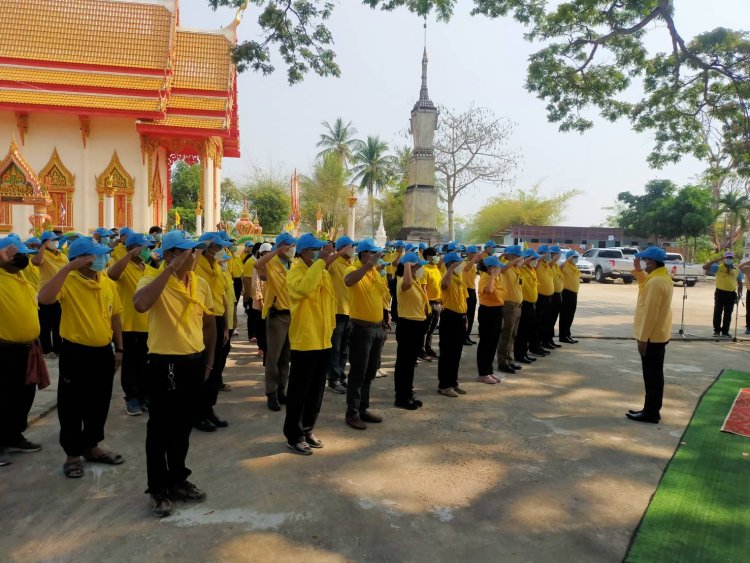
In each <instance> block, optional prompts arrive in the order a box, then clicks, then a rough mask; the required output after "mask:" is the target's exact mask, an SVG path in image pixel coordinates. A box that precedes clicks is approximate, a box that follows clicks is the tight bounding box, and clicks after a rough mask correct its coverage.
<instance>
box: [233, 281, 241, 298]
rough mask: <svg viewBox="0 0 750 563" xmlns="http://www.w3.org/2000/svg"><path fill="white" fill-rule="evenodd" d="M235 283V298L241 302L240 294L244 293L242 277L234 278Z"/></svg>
mask: <svg viewBox="0 0 750 563" xmlns="http://www.w3.org/2000/svg"><path fill="white" fill-rule="evenodd" d="M232 283H233V284H234V300H235V301H237V302H238V303H239V301H240V295H242V278H241V277H239V278H232Z"/></svg>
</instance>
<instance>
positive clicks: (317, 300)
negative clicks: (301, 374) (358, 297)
mask: <svg viewBox="0 0 750 563" xmlns="http://www.w3.org/2000/svg"><path fill="white" fill-rule="evenodd" d="M286 288H287V291H288V292H289V305H290V315H291V322H290V324H289V346H290V347H291V349H292V350H300V351H308V350H326V349H328V348H330V347H331V335H332V334H333V329H334V328H335V326H336V297H335V295H334V290H333V283H332V282H331V276H330V274H329V273H328V271H327V270H326V263H325V260H315V262H313V263H312V264H311V265H310V266H309V267H308V266H307V264H305V262H304V261H303V260H301V259H300V260H297V261H296V262H295V263H294V265H293V266H292V267H291V269H290V270H289V273H288V274H287V276H286Z"/></svg>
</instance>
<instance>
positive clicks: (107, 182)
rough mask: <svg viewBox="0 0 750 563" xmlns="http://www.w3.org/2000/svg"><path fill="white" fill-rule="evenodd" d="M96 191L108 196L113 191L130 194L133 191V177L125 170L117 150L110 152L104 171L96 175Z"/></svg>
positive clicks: (112, 193)
mask: <svg viewBox="0 0 750 563" xmlns="http://www.w3.org/2000/svg"><path fill="white" fill-rule="evenodd" d="M96 191H97V192H99V193H104V194H106V195H109V196H111V195H114V192H123V193H128V194H131V195H132V194H133V192H134V191H135V179H134V178H133V176H131V175H130V174H128V173H127V171H126V170H125V167H124V166H123V165H122V163H121V162H120V157H119V156H117V151H115V152H114V153H113V154H112V158H111V160H110V161H109V164H108V165H107V167H106V168H105V169H104V171H103V172H102V173H101V174H99V175H98V176H97V177H96Z"/></svg>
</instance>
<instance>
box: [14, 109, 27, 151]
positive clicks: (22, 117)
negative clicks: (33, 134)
mask: <svg viewBox="0 0 750 563" xmlns="http://www.w3.org/2000/svg"><path fill="white" fill-rule="evenodd" d="M16 127H18V136H19V137H21V144H22V145H25V144H26V133H27V132H28V131H29V114H28V113H19V112H16Z"/></svg>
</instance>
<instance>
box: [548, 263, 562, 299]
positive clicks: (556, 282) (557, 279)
mask: <svg viewBox="0 0 750 563" xmlns="http://www.w3.org/2000/svg"><path fill="white" fill-rule="evenodd" d="M550 270H551V271H552V286H553V289H554V292H555V293H560V292H561V291H562V290H563V288H564V281H563V275H562V270H560V265H559V264H558V263H557V262H553V263H551V264H550Z"/></svg>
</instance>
